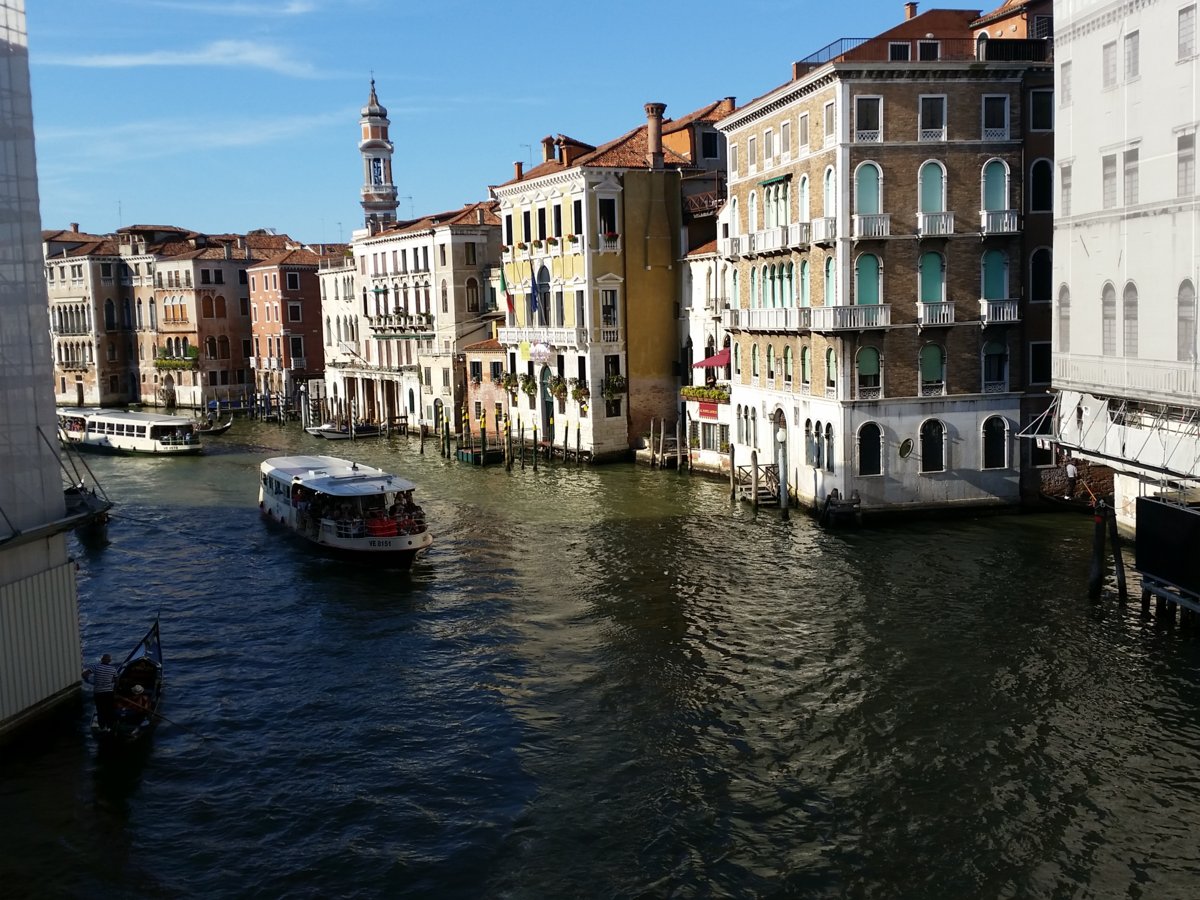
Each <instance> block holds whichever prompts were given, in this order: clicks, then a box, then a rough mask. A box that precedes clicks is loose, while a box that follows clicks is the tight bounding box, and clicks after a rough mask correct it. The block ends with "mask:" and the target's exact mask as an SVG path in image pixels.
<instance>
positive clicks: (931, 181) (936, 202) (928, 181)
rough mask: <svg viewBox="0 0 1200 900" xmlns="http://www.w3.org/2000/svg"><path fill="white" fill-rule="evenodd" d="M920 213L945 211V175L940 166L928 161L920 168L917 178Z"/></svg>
mask: <svg viewBox="0 0 1200 900" xmlns="http://www.w3.org/2000/svg"><path fill="white" fill-rule="evenodd" d="M917 182H918V194H919V202H920V211H921V212H923V213H937V212H944V211H945V209H946V173H945V171H944V170H943V169H942V167H941V165H940V164H938V163H936V162H933V161H930V162H927V163H925V164H924V165H923V166H921V171H920V174H919V175H918V176H917Z"/></svg>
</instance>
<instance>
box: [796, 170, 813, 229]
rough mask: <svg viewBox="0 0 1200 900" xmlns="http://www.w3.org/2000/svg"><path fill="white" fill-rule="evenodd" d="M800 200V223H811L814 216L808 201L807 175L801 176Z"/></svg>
mask: <svg viewBox="0 0 1200 900" xmlns="http://www.w3.org/2000/svg"><path fill="white" fill-rule="evenodd" d="M799 200H800V221H801V222H810V221H812V215H811V213H810V211H809V199H808V176H807V175H801V176H800V197H799Z"/></svg>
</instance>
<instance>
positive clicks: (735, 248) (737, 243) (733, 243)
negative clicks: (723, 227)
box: [721, 237, 743, 259]
mask: <svg viewBox="0 0 1200 900" xmlns="http://www.w3.org/2000/svg"><path fill="white" fill-rule="evenodd" d="M742 243H743V239H742V238H740V237H731V238H722V239H721V256H723V257H724V258H725V259H737V258H738V257H739V256H741V255H742Z"/></svg>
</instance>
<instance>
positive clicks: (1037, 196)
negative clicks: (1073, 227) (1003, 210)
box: [1029, 159, 1054, 213]
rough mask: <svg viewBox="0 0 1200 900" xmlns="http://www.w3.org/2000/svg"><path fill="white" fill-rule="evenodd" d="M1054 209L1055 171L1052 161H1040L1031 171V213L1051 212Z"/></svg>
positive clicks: (1035, 163)
mask: <svg viewBox="0 0 1200 900" xmlns="http://www.w3.org/2000/svg"><path fill="white" fill-rule="evenodd" d="M1053 208H1054V170H1053V168H1052V167H1051V165H1050V160H1048V159H1039V160H1037V161H1036V162H1034V164H1033V166H1031V167H1030V169H1029V211H1030V212H1032V213H1037V212H1050V211H1051V210H1052V209H1053Z"/></svg>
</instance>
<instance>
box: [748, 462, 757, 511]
mask: <svg viewBox="0 0 1200 900" xmlns="http://www.w3.org/2000/svg"><path fill="white" fill-rule="evenodd" d="M750 468H751V470H752V471H753V473H754V476H753V478H754V480H753V481H752V482H751V487H753V488H754V494H753V495H752V496H751V497H750V505H751V506H752V507H754V508H755V509H758V451H757V450H751V451H750Z"/></svg>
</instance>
